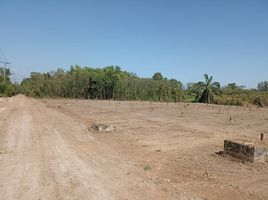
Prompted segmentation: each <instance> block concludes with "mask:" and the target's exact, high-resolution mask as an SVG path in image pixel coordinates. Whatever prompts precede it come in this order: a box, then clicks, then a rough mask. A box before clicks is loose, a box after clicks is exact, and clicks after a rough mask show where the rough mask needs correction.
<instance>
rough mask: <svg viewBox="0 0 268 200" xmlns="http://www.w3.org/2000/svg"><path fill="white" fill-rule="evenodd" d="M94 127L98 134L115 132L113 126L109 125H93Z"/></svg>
mask: <svg viewBox="0 0 268 200" xmlns="http://www.w3.org/2000/svg"><path fill="white" fill-rule="evenodd" d="M92 127H93V128H94V129H95V130H97V131H98V132H110V131H113V130H114V127H113V126H112V125H107V124H93V125H92Z"/></svg>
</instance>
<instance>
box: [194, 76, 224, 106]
mask: <svg viewBox="0 0 268 200" xmlns="http://www.w3.org/2000/svg"><path fill="white" fill-rule="evenodd" d="M204 79H205V81H204V82H202V81H200V82H198V83H196V85H195V87H196V92H197V101H198V102H200V103H212V102H213V99H214V96H215V95H220V94H221V91H220V88H221V86H220V83H219V82H212V79H213V77H212V76H210V77H209V76H208V75H207V74H204Z"/></svg>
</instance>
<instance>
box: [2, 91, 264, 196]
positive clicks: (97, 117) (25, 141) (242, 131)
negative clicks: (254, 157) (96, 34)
mask: <svg viewBox="0 0 268 200" xmlns="http://www.w3.org/2000/svg"><path fill="white" fill-rule="evenodd" d="M230 118H231V121H230ZM93 123H106V124H111V125H113V126H114V127H115V129H114V131H113V132H110V133H108V132H107V133H106V132H105V133H98V132H96V131H95V130H93V129H92V128H91V126H92V124H93ZM267 131H268V109H267V108H261V109H257V108H256V107H233V106H232V107H230V106H216V105H206V104H202V105H201V104H184V103H170V104H166V103H150V102H129V101H125V102H122V101H121V102H116V101H93V100H65V99H63V100H62V99H61V100H49V99H43V100H38V99H32V98H28V97H25V96H21V95H18V96H15V97H12V98H2V99H0V199H4V200H9V199H10V200H13V199H25V200H29V199H36V200H38V199H45V200H49V199H79V200H80V199H90V200H91V199H109V200H110V199H120V200H121V199H123V200H125V199H129V200H132V199H137V200H140V199H154V200H157V199H172V200H173V199H268V163H266V164H251V163H241V162H239V161H238V160H235V159H232V158H230V157H223V156H220V155H217V154H215V152H218V151H220V150H222V149H223V140H224V139H226V138H229V139H237V138H238V139H239V138H242V139H250V140H253V141H254V140H258V139H259V135H260V133H261V132H264V133H265V134H266V135H265V136H266V140H267V137H268V132H267Z"/></svg>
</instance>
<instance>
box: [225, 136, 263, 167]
mask: <svg viewBox="0 0 268 200" xmlns="http://www.w3.org/2000/svg"><path fill="white" fill-rule="evenodd" d="M224 152H225V153H227V154H229V155H231V156H233V157H235V158H238V159H240V160H243V161H248V162H252V163H255V162H265V161H267V160H268V146H266V145H264V144H256V143H249V142H242V141H230V140H224Z"/></svg>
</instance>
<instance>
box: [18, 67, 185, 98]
mask: <svg viewBox="0 0 268 200" xmlns="http://www.w3.org/2000/svg"><path fill="white" fill-rule="evenodd" d="M21 92H22V93H24V94H26V95H29V96H36V97H67V98H85V99H114V100H148V101H182V100H183V99H184V96H183V95H184V93H183V86H182V83H181V82H179V81H177V80H175V79H171V80H168V79H166V78H163V77H162V75H161V74H160V73H156V74H155V76H154V77H153V78H139V77H138V76H136V75H135V74H133V73H129V72H126V71H122V70H121V69H120V68H119V67H117V66H116V67H114V66H109V67H105V68H103V69H98V68H97V69H94V68H90V67H84V68H82V67H79V66H75V67H71V69H70V70H69V71H67V72H65V71H64V70H62V69H58V70H57V71H55V72H51V73H44V74H41V73H36V72H33V73H31V77H30V78H28V79H25V80H23V81H22V83H21Z"/></svg>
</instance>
